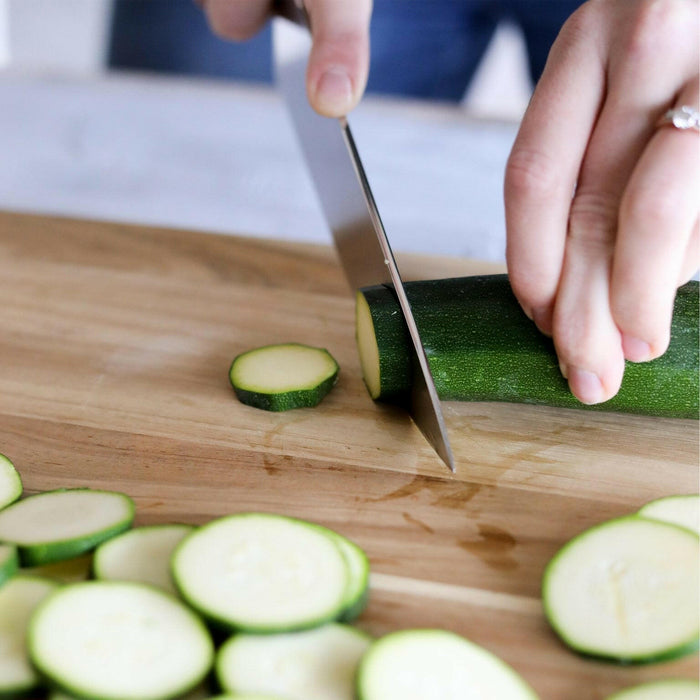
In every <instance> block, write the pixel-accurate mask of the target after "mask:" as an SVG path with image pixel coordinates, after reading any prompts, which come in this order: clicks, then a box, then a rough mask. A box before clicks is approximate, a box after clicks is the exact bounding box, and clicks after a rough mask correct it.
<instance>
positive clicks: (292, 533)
mask: <svg viewBox="0 0 700 700" xmlns="http://www.w3.org/2000/svg"><path fill="white" fill-rule="evenodd" d="M172 571H173V579H174V581H175V585H176V587H177V589H178V590H179V592H180V595H181V596H182V597H183V598H184V600H185V601H187V603H189V604H190V605H191V606H192V607H193V608H194V609H195V610H197V611H198V612H199V613H200V614H201V615H203V616H204V617H205V618H206V619H208V620H209V621H211V622H212V623H214V624H215V625H217V626H219V627H222V628H223V629H224V630H227V631H246V632H255V633H272V632H287V631H293V630H301V629H307V628H310V627H315V626H317V625H320V624H322V623H324V622H329V621H331V620H334V619H336V618H337V617H338V616H339V615H341V614H342V613H343V612H345V610H346V606H347V597H346V594H347V590H348V581H349V576H350V574H349V569H348V565H347V563H346V559H345V557H344V555H343V553H342V552H341V551H340V548H339V547H338V545H337V543H336V542H335V540H334V539H333V538H332V537H329V536H328V534H327V530H326V529H325V528H322V527H319V526H317V525H314V524H312V523H307V522H305V521H302V520H296V519H294V518H288V517H285V516H282V515H272V514H268V513H238V514H236V515H229V516H226V517H223V518H219V519H217V520H214V521H212V522H210V523H208V524H207V525H204V526H202V527H201V528H199V529H197V530H195V531H194V532H193V533H192V534H191V535H188V536H187V537H186V538H185V539H184V540H183V541H182V542H181V543H180V544H179V545H178V547H177V548H176V550H175V553H174V554H173V559H172Z"/></svg>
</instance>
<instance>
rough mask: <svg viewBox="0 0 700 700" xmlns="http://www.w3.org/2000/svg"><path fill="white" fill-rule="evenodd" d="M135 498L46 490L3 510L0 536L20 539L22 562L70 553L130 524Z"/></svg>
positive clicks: (53, 559)
mask: <svg viewBox="0 0 700 700" xmlns="http://www.w3.org/2000/svg"><path fill="white" fill-rule="evenodd" d="M133 519H134V502H133V501H132V500H131V499H130V498H129V497H128V496H126V495H125V494H123V493H117V492H114V491H95V490H91V489H65V490H64V489H61V490H58V491H46V492H44V493H39V494H36V495H35V496H30V497H29V498H25V499H24V500H21V501H17V502H16V503H13V504H12V505H11V506H8V507H7V508H5V509H4V510H2V511H0V541H2V542H7V543H11V544H15V545H17V549H18V551H19V558H20V562H21V564H22V566H39V565H41V564H50V563H51V562H56V561H61V560H63V559H71V558H72V557H77V556H78V555H80V554H83V553H85V552H87V551H89V550H91V549H92V548H94V547H95V546H96V545H98V544H99V543H100V542H102V541H104V540H106V539H108V538H110V537H113V536H114V535H116V534H118V533H120V532H122V531H124V530H126V529H128V528H129V527H131V523H132V521H133Z"/></svg>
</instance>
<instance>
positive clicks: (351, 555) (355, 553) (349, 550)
mask: <svg viewBox="0 0 700 700" xmlns="http://www.w3.org/2000/svg"><path fill="white" fill-rule="evenodd" d="M327 533H328V535H329V536H330V537H332V538H333V539H334V541H335V543H336V545H337V546H338V548H339V549H340V551H341V553H342V555H343V557H344V558H345V563H346V564H347V567H348V579H347V585H346V588H345V595H344V598H343V604H342V607H341V610H340V612H339V613H338V615H337V616H336V619H337V620H338V621H339V622H352V621H353V620H355V619H356V618H358V617H359V616H360V615H361V614H362V611H363V610H364V609H365V607H367V602H368V599H369V559H368V558H367V555H366V554H365V552H364V550H362V549H361V548H360V547H358V546H357V545H356V544H355V543H354V542H353V541H352V540H349V539H348V538H347V537H344V536H343V535H340V534H339V533H337V532H333V531H332V530H328V531H327Z"/></svg>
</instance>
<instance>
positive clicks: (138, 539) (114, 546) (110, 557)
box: [92, 524, 194, 594]
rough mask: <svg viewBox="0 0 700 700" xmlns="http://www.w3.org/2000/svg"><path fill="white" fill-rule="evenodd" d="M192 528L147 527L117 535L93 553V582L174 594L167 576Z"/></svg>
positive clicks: (177, 526) (174, 589) (173, 586)
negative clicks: (137, 584) (128, 583)
mask: <svg viewBox="0 0 700 700" xmlns="http://www.w3.org/2000/svg"><path fill="white" fill-rule="evenodd" d="M193 529H194V528H193V527H192V526H191V525H183V524H173V525H148V526H143V527H137V528H134V529H133V530H128V531H127V532H124V533H122V534H121V535H117V536H116V537H113V538H112V539H110V540H107V541H106V542H103V543H102V544H101V545H99V547H97V549H96V550H95V554H94V558H93V566H92V569H93V573H94V575H95V578H97V579H104V580H112V581H137V582H141V583H149V584H151V585H152V586H157V587H158V588H162V589H163V590H165V591H167V592H168V593H173V594H176V593H177V590H176V588H175V584H174V583H173V580H172V575H171V573H170V559H171V557H172V554H173V552H174V551H175V548H176V547H177V545H178V544H180V542H182V540H183V539H184V538H185V537H186V536H187V535H189V534H190V533H191V532H192V530H193Z"/></svg>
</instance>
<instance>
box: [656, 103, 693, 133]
mask: <svg viewBox="0 0 700 700" xmlns="http://www.w3.org/2000/svg"><path fill="white" fill-rule="evenodd" d="M657 126H673V127H675V128H676V129H683V130H685V129H692V130H693V131H698V132H700V111H698V110H697V109H695V108H694V107H691V106H690V105H683V106H682V107H678V108H677V109H669V110H668V112H666V113H665V114H664V115H663V117H661V119H659V121H658V123H657Z"/></svg>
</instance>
